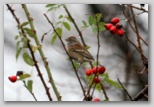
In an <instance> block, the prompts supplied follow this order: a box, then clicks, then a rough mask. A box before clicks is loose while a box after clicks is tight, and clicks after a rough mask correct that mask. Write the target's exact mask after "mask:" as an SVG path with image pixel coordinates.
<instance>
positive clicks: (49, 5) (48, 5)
mask: <svg viewBox="0 0 154 107" xmlns="http://www.w3.org/2000/svg"><path fill="white" fill-rule="evenodd" d="M55 5H57V4H47V5H46V6H45V7H53V6H55Z"/></svg>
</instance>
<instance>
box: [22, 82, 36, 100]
mask: <svg viewBox="0 0 154 107" xmlns="http://www.w3.org/2000/svg"><path fill="white" fill-rule="evenodd" d="M23 83H24V86H25V88H26V89H27V90H28V91H29V92H30V93H31V95H32V96H33V98H34V100H35V101H37V99H36V97H35V95H34V93H33V92H32V91H30V90H29V89H28V87H27V85H26V82H25V81H24V80H23Z"/></svg>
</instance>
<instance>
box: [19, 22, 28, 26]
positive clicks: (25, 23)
mask: <svg viewBox="0 0 154 107" xmlns="http://www.w3.org/2000/svg"><path fill="white" fill-rule="evenodd" d="M28 24H29V22H24V23H23V24H22V25H21V26H26V25H28Z"/></svg>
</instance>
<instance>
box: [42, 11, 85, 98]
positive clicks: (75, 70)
mask: <svg viewBox="0 0 154 107" xmlns="http://www.w3.org/2000/svg"><path fill="white" fill-rule="evenodd" d="M44 16H45V18H46V19H47V21H48V22H49V23H50V25H51V26H52V28H53V30H54V32H55V34H57V36H58V38H59V40H60V42H61V43H62V45H63V48H64V50H65V52H66V54H67V55H68V57H69V58H70V61H71V64H72V66H73V69H74V72H75V74H76V76H77V79H78V81H79V83H80V86H81V89H82V91H83V95H84V97H86V95H85V90H84V88H83V85H82V83H81V80H80V77H79V75H78V73H77V69H76V68H75V66H74V63H73V61H72V59H71V57H70V55H69V53H68V52H67V49H66V47H65V44H64V42H63V40H62V38H61V36H60V35H59V34H58V32H57V31H56V29H55V27H54V25H53V23H52V22H51V21H50V20H49V18H48V16H47V15H46V14H44ZM81 65H82V64H81Z"/></svg>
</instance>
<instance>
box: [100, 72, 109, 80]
mask: <svg viewBox="0 0 154 107" xmlns="http://www.w3.org/2000/svg"><path fill="white" fill-rule="evenodd" d="M100 76H102V77H104V78H107V79H109V75H108V73H103V74H100Z"/></svg>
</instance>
